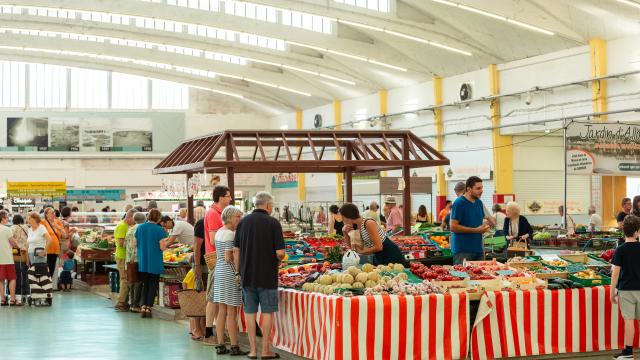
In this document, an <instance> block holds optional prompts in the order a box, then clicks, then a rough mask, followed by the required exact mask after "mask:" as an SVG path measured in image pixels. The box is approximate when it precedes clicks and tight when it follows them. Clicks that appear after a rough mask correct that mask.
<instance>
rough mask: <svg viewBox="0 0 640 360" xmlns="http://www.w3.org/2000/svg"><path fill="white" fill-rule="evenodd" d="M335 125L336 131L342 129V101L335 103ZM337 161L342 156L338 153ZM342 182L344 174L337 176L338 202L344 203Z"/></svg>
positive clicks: (335, 101)
mask: <svg viewBox="0 0 640 360" xmlns="http://www.w3.org/2000/svg"><path fill="white" fill-rule="evenodd" d="M333 124H334V125H335V130H340V129H342V102H340V100H334V101H333ZM336 160H340V155H338V153H336ZM342 182H343V176H342V174H341V173H338V174H336V199H337V200H338V201H343V199H344V191H343V188H342Z"/></svg>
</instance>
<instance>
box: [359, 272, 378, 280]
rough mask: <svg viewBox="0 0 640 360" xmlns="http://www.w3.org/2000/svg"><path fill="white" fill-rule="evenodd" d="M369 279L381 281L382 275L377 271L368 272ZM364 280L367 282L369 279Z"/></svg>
mask: <svg viewBox="0 0 640 360" xmlns="http://www.w3.org/2000/svg"><path fill="white" fill-rule="evenodd" d="M367 280H371V281H375V282H378V281H380V275H378V273H375V272H372V273H369V274H367ZM363 282H367V281H366V280H365V281H363Z"/></svg>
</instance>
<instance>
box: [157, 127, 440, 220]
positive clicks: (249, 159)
mask: <svg viewBox="0 0 640 360" xmlns="http://www.w3.org/2000/svg"><path fill="white" fill-rule="evenodd" d="M448 164H449V160H448V159H447V158H445V157H444V156H443V155H442V154H440V153H439V152H438V151H436V150H435V149H434V148H432V147H431V146H429V145H428V144H427V143H425V142H424V141H423V140H422V139H420V138H419V137H417V136H416V135H414V134H413V133H411V132H410V131H405V130H389V131H384V130H331V131H330V130H286V131H282V130H256V131H249V130H227V131H224V132H220V133H215V134H210V135H206V136H203V137H199V138H194V139H189V140H186V141H185V142H183V143H182V144H181V145H180V146H178V148H177V149H175V150H174V151H173V152H172V153H171V154H169V156H167V157H166V158H165V159H164V160H162V161H161V162H160V164H158V165H157V166H156V167H155V169H154V170H153V173H154V174H187V177H188V178H189V177H191V176H192V174H193V173H199V172H203V171H205V170H206V171H207V172H208V173H223V172H224V173H226V174H227V178H228V184H227V185H228V186H229V188H230V189H231V193H232V194H233V191H234V187H235V186H234V177H233V175H234V174H235V173H343V174H344V187H345V191H344V194H345V199H343V200H344V201H347V202H350V201H352V196H353V191H352V179H353V174H354V173H364V172H372V171H387V170H402V175H403V178H404V183H405V188H404V192H403V203H404V204H405V205H404V229H405V232H408V231H410V226H409V224H410V220H411V219H410V218H411V181H410V179H411V171H410V170H411V169H412V168H423V167H430V166H439V165H448ZM188 206H189V218H190V219H191V217H192V211H191V210H192V207H193V201H192V200H191V199H190V200H189V201H188Z"/></svg>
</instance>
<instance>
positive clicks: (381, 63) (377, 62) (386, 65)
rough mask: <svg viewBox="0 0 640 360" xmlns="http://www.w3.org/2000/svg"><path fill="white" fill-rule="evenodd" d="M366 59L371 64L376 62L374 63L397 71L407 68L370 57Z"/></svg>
mask: <svg viewBox="0 0 640 360" xmlns="http://www.w3.org/2000/svg"><path fill="white" fill-rule="evenodd" d="M368 61H369V62H370V63H372V64H376V65H380V66H384V67H388V68H390V69H394V70H398V71H404V72H406V71H407V69H405V68H403V67H399V66H395V65H391V64H387V63H383V62H380V61H376V60H371V59H369V60H368Z"/></svg>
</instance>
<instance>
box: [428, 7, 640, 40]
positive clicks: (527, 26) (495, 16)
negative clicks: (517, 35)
mask: <svg viewBox="0 0 640 360" xmlns="http://www.w3.org/2000/svg"><path fill="white" fill-rule="evenodd" d="M431 1H433V2H436V3H438V4H443V5H448V6H453V7H457V8H458V9H461V10H465V11H469V12H473V13H476V14H479V15H483V16H487V17H490V18H492V19H496V20H501V21H504V22H507V23H509V24H513V25H516V26H520V27H522V28H525V29H528V30H532V31H536V32H539V33H542V34H545V35H549V36H553V35H555V33H554V32H553V31H549V30H546V29H543V28H541V27H538V26H535V25H531V24H527V23H523V22H522V21H518V20H514V19H509V18H507V17H505V16H502V15H498V14H494V13H492V12H489V11H484V10H481V9H478V8H474V7H472V6H467V5H464V4H459V3H456V2H453V1H448V0H431ZM618 1H620V2H623V3H625V4H629V5H631V6H636V7H639V8H640V4H638V3H634V2H632V1H630V0H618Z"/></svg>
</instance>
